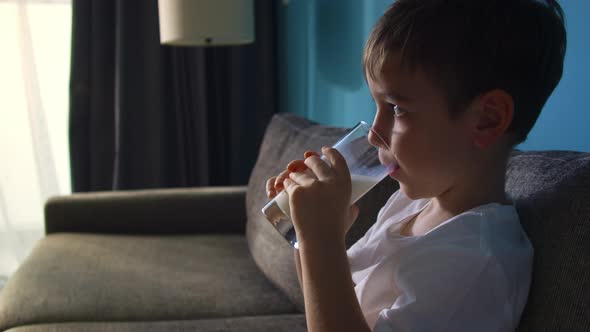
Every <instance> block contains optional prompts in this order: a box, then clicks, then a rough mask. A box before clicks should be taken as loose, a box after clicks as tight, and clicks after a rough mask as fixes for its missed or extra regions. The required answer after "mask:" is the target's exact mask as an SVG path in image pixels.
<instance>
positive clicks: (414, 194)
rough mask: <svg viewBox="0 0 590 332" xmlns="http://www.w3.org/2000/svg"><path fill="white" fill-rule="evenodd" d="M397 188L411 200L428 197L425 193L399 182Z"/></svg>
mask: <svg viewBox="0 0 590 332" xmlns="http://www.w3.org/2000/svg"><path fill="white" fill-rule="evenodd" d="M399 189H400V190H401V191H402V192H403V193H404V195H406V197H408V198H409V199H411V200H417V199H422V198H428V197H427V195H424V193H420V192H419V191H418V190H416V189H415V188H412V187H409V186H407V185H405V184H403V183H401V182H399Z"/></svg>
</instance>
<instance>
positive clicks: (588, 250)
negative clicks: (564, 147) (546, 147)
mask: <svg viewBox="0 0 590 332" xmlns="http://www.w3.org/2000/svg"><path fill="white" fill-rule="evenodd" d="M506 190H507V192H508V193H509V194H510V196H511V197H512V198H513V199H514V201H515V203H516V207H517V210H518V214H519V216H520V219H521V223H522V226H523V228H524V229H525V231H526V233H527V234H528V236H529V238H530V240H531V242H532V244H533V247H534V249H535V256H534V263H533V279H532V284H531V290H530V293H529V298H528V302H527V305H526V307H525V309H524V313H523V316H522V319H521V324H520V327H519V329H518V331H590V319H588V315H589V313H590V297H589V294H590V259H588V257H590V153H580V152H567V151H542V152H534V151H531V152H515V153H514V155H513V156H512V158H511V159H510V162H509V165H508V172H507V179H506Z"/></svg>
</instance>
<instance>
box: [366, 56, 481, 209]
mask: <svg viewBox="0 0 590 332" xmlns="http://www.w3.org/2000/svg"><path fill="white" fill-rule="evenodd" d="M368 83H369V89H370V91H371V95H372V96H373V99H374V100H375V103H376V106H377V114H376V115H375V119H374V121H373V129H374V130H375V131H376V132H377V133H378V134H379V135H380V136H381V137H383V139H384V140H385V142H386V143H387V144H388V145H389V147H390V148H389V149H388V148H387V147H385V148H383V149H380V159H381V161H382V163H384V164H386V165H389V164H392V163H393V162H397V164H398V165H399V169H398V170H397V171H395V172H393V174H391V177H392V178H394V179H395V180H397V181H398V182H399V183H400V188H401V189H402V190H403V191H404V192H405V193H406V195H408V197H410V198H412V199H417V198H427V197H438V196H440V195H442V194H443V193H445V192H447V191H449V190H451V189H452V188H453V187H456V186H460V185H461V184H462V183H464V182H465V181H464V180H465V178H466V176H467V174H469V171H470V170H469V168H468V165H470V162H472V160H471V159H472V158H470V156H472V155H471V154H470V153H471V152H472V149H473V145H472V144H471V141H472V140H471V139H470V136H469V135H470V132H471V131H470V128H471V127H470V121H469V116H468V113H469V112H468V111H466V112H464V113H463V114H461V115H460V116H458V117H456V118H454V119H452V118H451V116H450V113H449V110H448V106H447V105H448V104H447V99H446V98H445V95H444V92H443V91H442V90H441V89H440V88H438V87H437V86H436V85H435V84H434V83H433V81H432V80H431V79H429V77H428V76H427V75H426V74H425V73H424V72H423V71H421V70H416V71H414V72H410V71H409V70H407V68H405V67H403V66H400V62H399V56H397V55H394V56H390V57H389V59H388V60H387V61H386V62H385V64H384V65H383V68H382V70H381V71H380V73H379V74H378V75H377V77H376V79H375V80H372V79H371V78H368ZM394 106H397V107H396V109H394ZM370 138H371V137H370ZM371 140H372V142H374V143H373V144H374V145H377V146H378V145H382V144H380V143H379V140H378V139H376V137H372V139H371Z"/></svg>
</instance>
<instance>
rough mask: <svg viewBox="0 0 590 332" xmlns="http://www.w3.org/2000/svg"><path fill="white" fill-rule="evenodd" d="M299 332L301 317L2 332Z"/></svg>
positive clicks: (84, 325)
mask: <svg viewBox="0 0 590 332" xmlns="http://www.w3.org/2000/svg"><path fill="white" fill-rule="evenodd" d="M159 331H162V332H164V331H165V332H181V331H182V332H188V331H191V332H225V331H228V332H252V331H256V332H299V331H301V332H303V331H307V328H306V325H305V316H303V315H276V316H254V317H237V318H221V319H201V320H185V321H160V322H85V323H82V322H79V323H78V322H74V323H57V324H40V325H28V326H22V327H16V328H13V329H10V330H8V331H6V332H159Z"/></svg>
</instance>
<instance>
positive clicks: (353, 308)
mask: <svg viewBox="0 0 590 332" xmlns="http://www.w3.org/2000/svg"><path fill="white" fill-rule="evenodd" d="M296 255H297V254H296ZM299 258H300V261H299V263H300V266H299V267H300V269H299V270H298V271H301V276H302V278H301V279H300V280H301V284H302V286H303V297H304V300H305V316H306V319H307V326H308V328H309V331H311V332H318V331H355V332H358V331H367V332H369V331H371V329H370V327H369V326H368V324H367V322H366V320H365V317H364V315H363V312H362V310H361V308H360V305H359V303H358V300H357V298H356V293H355V292H354V283H353V281H352V275H351V272H350V264H349V262H348V257H347V254H346V246H345V244H344V243H341V244H339V243H334V242H332V241H311V242H305V243H303V242H302V241H301V240H300V241H299Z"/></svg>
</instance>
